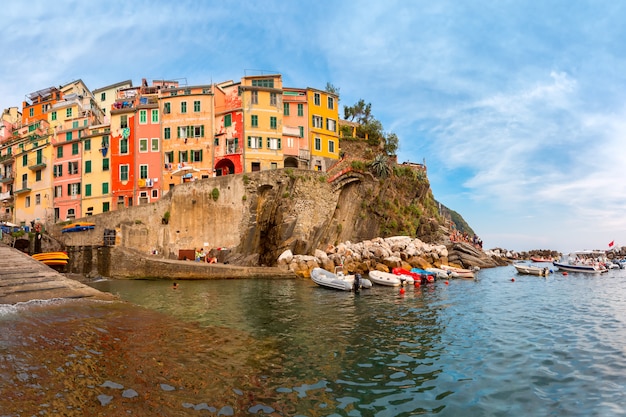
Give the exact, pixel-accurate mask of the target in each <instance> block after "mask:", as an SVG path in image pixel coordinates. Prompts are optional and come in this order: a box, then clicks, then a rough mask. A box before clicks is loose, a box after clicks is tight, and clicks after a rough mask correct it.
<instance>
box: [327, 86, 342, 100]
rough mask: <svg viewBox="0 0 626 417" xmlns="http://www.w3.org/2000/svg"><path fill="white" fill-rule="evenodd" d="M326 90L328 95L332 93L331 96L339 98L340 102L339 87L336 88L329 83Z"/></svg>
mask: <svg viewBox="0 0 626 417" xmlns="http://www.w3.org/2000/svg"><path fill="white" fill-rule="evenodd" d="M325 90H326V92H327V93H331V94H334V95H336V96H337V102H339V87H335V86H334V85H332V84H331V83H329V82H327V83H326V88H325Z"/></svg>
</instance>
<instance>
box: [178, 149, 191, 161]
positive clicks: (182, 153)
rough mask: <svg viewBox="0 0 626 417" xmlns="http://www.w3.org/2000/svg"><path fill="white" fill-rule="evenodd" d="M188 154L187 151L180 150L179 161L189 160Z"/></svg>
mask: <svg viewBox="0 0 626 417" xmlns="http://www.w3.org/2000/svg"><path fill="white" fill-rule="evenodd" d="M188 156H189V155H188V154H187V151H179V152H178V162H180V163H183V162H185V163H186V162H189V158H188Z"/></svg>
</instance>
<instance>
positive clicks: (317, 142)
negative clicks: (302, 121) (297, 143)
mask: <svg viewBox="0 0 626 417" xmlns="http://www.w3.org/2000/svg"><path fill="white" fill-rule="evenodd" d="M315 150H316V151H321V150H322V139H320V138H315Z"/></svg>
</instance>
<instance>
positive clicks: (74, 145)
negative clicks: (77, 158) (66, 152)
mask: <svg viewBox="0 0 626 417" xmlns="http://www.w3.org/2000/svg"><path fill="white" fill-rule="evenodd" d="M72 155H78V142H75V143H72Z"/></svg>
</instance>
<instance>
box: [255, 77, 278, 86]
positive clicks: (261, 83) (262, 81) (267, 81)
mask: <svg viewBox="0 0 626 417" xmlns="http://www.w3.org/2000/svg"><path fill="white" fill-rule="evenodd" d="M252 86H253V87H267V88H274V79H273V78H264V79H260V80H252Z"/></svg>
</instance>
